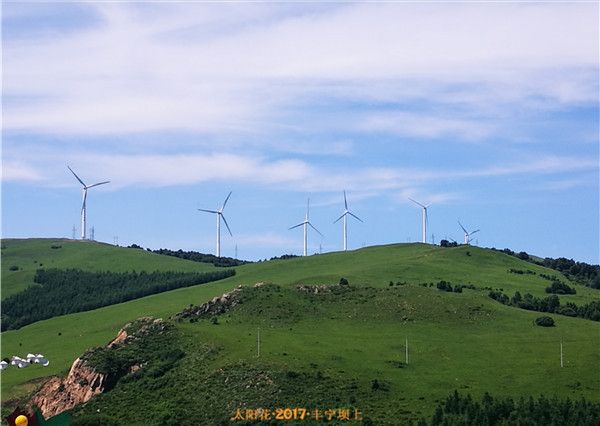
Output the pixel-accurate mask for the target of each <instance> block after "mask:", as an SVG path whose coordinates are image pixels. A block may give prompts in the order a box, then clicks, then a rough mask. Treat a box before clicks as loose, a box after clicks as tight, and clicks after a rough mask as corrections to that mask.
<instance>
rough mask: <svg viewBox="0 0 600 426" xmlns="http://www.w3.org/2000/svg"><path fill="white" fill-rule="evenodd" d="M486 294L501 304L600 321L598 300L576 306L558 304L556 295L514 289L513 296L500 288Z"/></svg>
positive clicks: (572, 304)
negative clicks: (543, 294) (523, 292)
mask: <svg viewBox="0 0 600 426" xmlns="http://www.w3.org/2000/svg"><path fill="white" fill-rule="evenodd" d="M488 296H489V297H491V298H492V299H494V300H496V301H498V302H500V303H502V304H503V305H508V306H514V307H516V308H521V309H527V310H528V311H536V312H550V313H554V314H559V315H566V316H569V317H580V318H585V319H589V320H592V321H600V301H593V302H590V303H586V304H585V305H581V306H577V305H576V304H575V303H573V302H567V303H565V304H564V305H561V304H560V300H559V298H558V296H557V295H555V294H553V295H552V296H548V297H543V298H541V297H536V296H533V295H532V294H530V293H525V294H524V295H521V293H520V292H519V291H516V292H515V294H514V296H513V297H511V298H509V297H508V296H507V295H506V294H504V293H503V292H502V291H500V290H491V291H490V292H489V293H488Z"/></svg>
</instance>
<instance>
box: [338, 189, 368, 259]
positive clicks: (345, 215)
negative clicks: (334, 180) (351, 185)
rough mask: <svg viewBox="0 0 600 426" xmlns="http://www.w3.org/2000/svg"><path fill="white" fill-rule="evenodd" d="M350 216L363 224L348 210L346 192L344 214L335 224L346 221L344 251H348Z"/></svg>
mask: <svg viewBox="0 0 600 426" xmlns="http://www.w3.org/2000/svg"><path fill="white" fill-rule="evenodd" d="M348 215H350V216H352V217H353V218H355V219H358V220H359V221H361V222H362V219H361V218H360V217H358V216H356V215H355V214H354V213H352V212H351V211H350V210H348V201H347V200H346V191H344V213H343V214H342V215H341V216H340V217H338V218H337V219H336V220H335V222H333V223H336V222H338V221H339V220H340V219H342V218H343V219H344V228H343V229H344V251H346V250H347V249H348Z"/></svg>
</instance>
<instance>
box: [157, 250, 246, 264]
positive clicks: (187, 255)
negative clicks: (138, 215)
mask: <svg viewBox="0 0 600 426" xmlns="http://www.w3.org/2000/svg"><path fill="white" fill-rule="evenodd" d="M146 250H148V251H150V252H152V253H156V254H162V255H163V256H173V257H178V258H180V259H185V260H191V261H192V262H202V263H212V264H213V265H214V266H217V267H222V268H231V267H234V266H240V265H245V264H246V263H251V262H248V261H247V260H239V259H234V258H232V257H217V256H215V255H214V254H206V253H200V252H197V251H183V250H181V249H179V250H177V251H175V250H169V249H163V248H161V249H158V250H150V249H146Z"/></svg>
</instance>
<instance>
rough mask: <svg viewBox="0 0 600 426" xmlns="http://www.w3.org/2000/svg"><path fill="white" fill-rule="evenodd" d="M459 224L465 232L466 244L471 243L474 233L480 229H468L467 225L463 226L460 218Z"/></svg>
mask: <svg viewBox="0 0 600 426" xmlns="http://www.w3.org/2000/svg"><path fill="white" fill-rule="evenodd" d="M458 225H459V226H460V227H461V228H462V230H463V232H464V233H465V244H469V243H470V242H471V235H473V234H474V233H476V232H479V229H477V230H475V231H471V232H469V231H467V230H466V229H465V227H464V226H462V223H460V220H459V221H458Z"/></svg>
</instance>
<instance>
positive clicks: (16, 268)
mask: <svg viewBox="0 0 600 426" xmlns="http://www.w3.org/2000/svg"><path fill="white" fill-rule="evenodd" d="M8 270H9V271H18V270H19V267H18V266H17V265H12V266H11V267H10V268H8Z"/></svg>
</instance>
